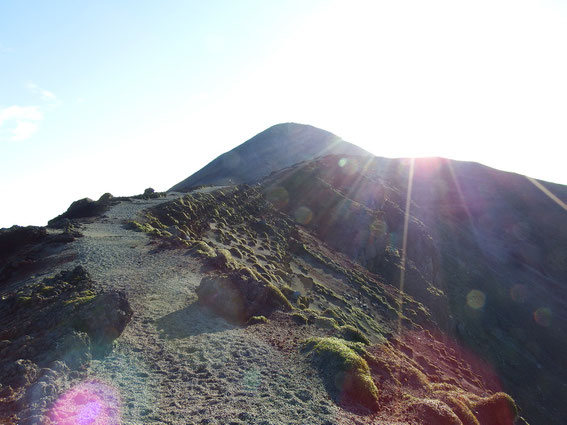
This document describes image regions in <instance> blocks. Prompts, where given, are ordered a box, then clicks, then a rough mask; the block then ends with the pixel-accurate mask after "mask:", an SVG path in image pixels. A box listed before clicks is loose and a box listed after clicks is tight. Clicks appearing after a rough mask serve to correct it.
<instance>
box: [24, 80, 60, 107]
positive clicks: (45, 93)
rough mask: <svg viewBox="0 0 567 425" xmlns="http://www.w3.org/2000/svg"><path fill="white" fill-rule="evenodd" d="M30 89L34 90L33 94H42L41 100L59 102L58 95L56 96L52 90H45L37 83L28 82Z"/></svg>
mask: <svg viewBox="0 0 567 425" xmlns="http://www.w3.org/2000/svg"><path fill="white" fill-rule="evenodd" d="M27 87H28V90H29V91H30V92H32V93H33V94H37V95H39V96H40V98H41V100H43V101H45V102H50V103H57V96H55V95H54V94H53V93H52V92H50V91H49V90H45V89H44V88H42V87H40V86H38V85H37V84H35V83H32V82H30V83H28V84H27Z"/></svg>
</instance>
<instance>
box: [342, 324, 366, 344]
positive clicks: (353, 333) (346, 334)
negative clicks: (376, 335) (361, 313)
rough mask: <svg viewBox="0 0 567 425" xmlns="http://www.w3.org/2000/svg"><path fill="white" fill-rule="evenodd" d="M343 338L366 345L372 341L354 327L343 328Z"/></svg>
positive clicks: (345, 326)
mask: <svg viewBox="0 0 567 425" xmlns="http://www.w3.org/2000/svg"><path fill="white" fill-rule="evenodd" d="M340 329H341V337H342V338H343V339H346V340H347V341H354V342H362V343H363V344H365V345H368V344H370V340H369V339H368V338H367V337H366V336H365V335H364V334H363V333H362V332H361V331H360V330H359V329H357V328H355V327H354V326H352V325H344V326H341V328H340Z"/></svg>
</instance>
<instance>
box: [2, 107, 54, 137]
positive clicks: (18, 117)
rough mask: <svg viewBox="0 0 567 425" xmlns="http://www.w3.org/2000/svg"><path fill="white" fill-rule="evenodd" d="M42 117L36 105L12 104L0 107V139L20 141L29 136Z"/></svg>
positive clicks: (34, 130)
mask: <svg viewBox="0 0 567 425" xmlns="http://www.w3.org/2000/svg"><path fill="white" fill-rule="evenodd" d="M42 119H43V112H42V111H41V109H40V108H39V107H38V106H18V105H12V106H8V107H5V108H0V140H2V141H21V140H25V139H28V138H30V137H31V136H32V135H33V134H34V133H35V132H36V131H37V127H38V125H39V122H40V121H41V120H42Z"/></svg>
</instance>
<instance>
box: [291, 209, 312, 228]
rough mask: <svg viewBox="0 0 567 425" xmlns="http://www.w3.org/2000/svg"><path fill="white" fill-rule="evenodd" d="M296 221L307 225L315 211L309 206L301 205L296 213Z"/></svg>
mask: <svg viewBox="0 0 567 425" xmlns="http://www.w3.org/2000/svg"><path fill="white" fill-rule="evenodd" d="M294 216H295V221H297V222H298V223H300V224H303V225H307V224H309V222H310V221H311V219H312V218H313V213H312V212H311V210H310V209H309V208H307V207H299V208H298V209H296V210H295V213H294Z"/></svg>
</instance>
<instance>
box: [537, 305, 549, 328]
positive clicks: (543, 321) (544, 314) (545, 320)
mask: <svg viewBox="0 0 567 425" xmlns="http://www.w3.org/2000/svg"><path fill="white" fill-rule="evenodd" d="M534 320H535V322H536V323H537V324H538V325H540V326H543V327H545V328H547V327H548V326H549V325H551V310H550V309H549V308H547V307H542V308H538V309H537V310H536V311H535V312H534Z"/></svg>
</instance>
